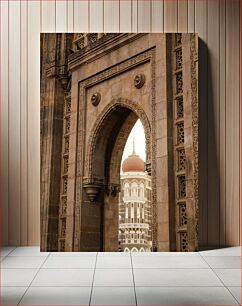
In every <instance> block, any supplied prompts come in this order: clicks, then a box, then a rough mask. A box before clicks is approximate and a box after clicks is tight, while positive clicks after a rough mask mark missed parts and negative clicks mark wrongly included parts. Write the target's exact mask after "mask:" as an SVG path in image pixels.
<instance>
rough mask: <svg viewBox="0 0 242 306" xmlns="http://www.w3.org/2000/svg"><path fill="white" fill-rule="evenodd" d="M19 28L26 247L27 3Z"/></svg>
mask: <svg viewBox="0 0 242 306" xmlns="http://www.w3.org/2000/svg"><path fill="white" fill-rule="evenodd" d="M20 3H21V16H20V17H21V27H20V35H21V36H20V38H21V41H20V42H21V49H20V50H21V51H20V54H21V58H20V89H21V96H20V102H21V103H20V123H21V126H20V132H21V135H20V143H21V152H20V154H21V157H20V164H21V168H20V170H21V179H20V190H21V211H20V224H21V245H27V243H28V228H27V224H28V219H27V215H28V212H27V210H28V154H27V153H28V152H27V151H28V139H27V135H28V125H27V120H28V104H27V84H28V80H27V61H28V58H27V56H28V54H27V37H28V36H27V35H28V30H27V17H28V12H27V1H21V2H20Z"/></svg>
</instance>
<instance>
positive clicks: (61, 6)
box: [55, 0, 68, 33]
mask: <svg viewBox="0 0 242 306" xmlns="http://www.w3.org/2000/svg"><path fill="white" fill-rule="evenodd" d="M55 14H56V32H59V33H63V32H67V29H68V18H67V17H68V15H67V0H62V1H58V0H57V1H56V13H55Z"/></svg>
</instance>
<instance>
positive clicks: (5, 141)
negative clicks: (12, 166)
mask: <svg viewBox="0 0 242 306" xmlns="http://www.w3.org/2000/svg"><path fill="white" fill-rule="evenodd" d="M0 5H1V72H0V73H1V87H0V88H1V90H0V94H1V113H0V115H1V122H0V124H1V155H0V156H1V216H2V220H1V221H2V222H1V233H2V235H1V238H2V243H3V245H8V244H9V240H8V209H9V199H8V191H9V186H8V178H9V169H8V163H9V151H8V146H9V138H8V136H9V130H8V126H9V121H8V116H9V113H8V106H9V105H8V102H9V96H8V40H9V37H8V1H1V2H0Z"/></svg>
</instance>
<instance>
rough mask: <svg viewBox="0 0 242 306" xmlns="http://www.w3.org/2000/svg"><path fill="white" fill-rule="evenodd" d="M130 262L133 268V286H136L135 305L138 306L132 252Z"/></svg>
mask: <svg viewBox="0 0 242 306" xmlns="http://www.w3.org/2000/svg"><path fill="white" fill-rule="evenodd" d="M129 254H130V260H131V268H132V276H133V284H134V287H133V288H134V298H135V305H136V306H137V305H138V302H137V295H136V288H135V280H134V267H133V259H132V253H131V252H130V253H129Z"/></svg>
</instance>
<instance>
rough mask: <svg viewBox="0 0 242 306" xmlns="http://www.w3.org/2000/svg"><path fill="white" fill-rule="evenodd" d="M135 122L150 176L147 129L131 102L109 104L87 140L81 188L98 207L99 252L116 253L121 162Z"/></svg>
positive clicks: (120, 101) (149, 148) (149, 143)
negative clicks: (141, 131)
mask: <svg viewBox="0 0 242 306" xmlns="http://www.w3.org/2000/svg"><path fill="white" fill-rule="evenodd" d="M138 118H139V119H140V120H141V122H142V124H143V127H144V131H145V138H146V157H147V158H146V160H147V161H148V162H147V170H148V171H149V172H150V160H151V137H150V135H151V127H150V123H149V120H148V118H147V116H146V114H145V112H144V110H143V109H142V108H141V107H140V106H139V105H138V104H136V103H135V102H133V101H131V100H128V99H124V98H118V99H114V100H112V101H111V102H110V103H109V104H107V106H106V107H105V108H104V109H103V111H102V112H101V113H100V115H99V116H98V118H97V120H96V121H95V124H94V126H93V128H92V130H91V133H90V136H89V139H88V145H87V148H86V154H85V156H86V157H87V160H86V161H85V170H84V178H83V182H84V183H83V188H84V189H85V191H86V194H87V197H88V198H89V200H90V202H92V203H94V202H95V203H96V204H97V203H99V204H98V205H99V207H98V208H97V210H100V220H99V222H100V249H101V250H103V251H117V250H118V212H119V208H118V199H119V191H120V166H121V159H122V154H123V150H124V147H125V144H126V141H127V138H128V136H129V134H130V132H131V130H132V128H133V126H134V124H135V122H136V121H137V119H138ZM96 204H90V205H96ZM153 204H154V207H152V208H153V209H154V208H155V203H153ZM97 236H98V233H97Z"/></svg>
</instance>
